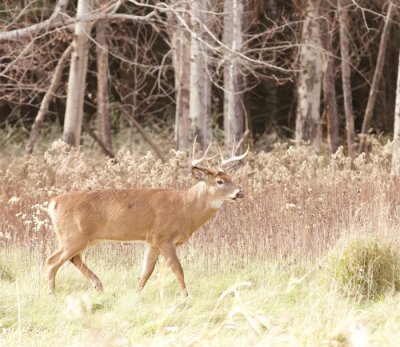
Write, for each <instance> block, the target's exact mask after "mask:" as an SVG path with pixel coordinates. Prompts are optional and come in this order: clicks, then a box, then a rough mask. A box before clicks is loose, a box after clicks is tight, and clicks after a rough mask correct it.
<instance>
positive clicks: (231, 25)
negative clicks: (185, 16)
mask: <svg viewBox="0 0 400 347" xmlns="http://www.w3.org/2000/svg"><path fill="white" fill-rule="evenodd" d="M244 11H245V8H244V2H243V0H225V1H224V14H225V16H224V33H223V43H224V44H225V45H226V46H228V47H229V48H230V50H231V52H229V51H228V52H227V53H226V56H225V57H224V58H225V61H224V63H225V67H224V132H225V145H226V148H227V150H228V151H229V149H230V148H232V147H233V143H234V142H236V143H237V142H238V141H240V139H241V138H242V136H243V133H244V127H245V124H244V120H245V105H244V89H245V78H244V76H243V74H242V72H241V71H240V67H239V65H238V62H237V58H236V57H235V54H234V52H236V51H240V50H241V48H242V44H243V31H244V15H245V14H244ZM232 52H233V53H232Z"/></svg>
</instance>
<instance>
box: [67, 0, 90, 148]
mask: <svg viewBox="0 0 400 347" xmlns="http://www.w3.org/2000/svg"><path fill="white" fill-rule="evenodd" d="M90 8H91V0H79V1H78V9H77V18H78V19H79V17H82V16H84V15H86V14H88V13H89V12H90ZM88 35H90V22H85V21H82V22H77V23H76V24H75V37H74V41H73V43H72V46H73V52H72V56H71V65H70V71H69V78H68V92H67V105H66V110H65V121H64V133H63V140H64V141H65V142H66V143H68V144H69V145H71V146H75V147H76V146H79V143H80V136H81V130H82V118H83V102H84V97H85V82H86V72H87V62H88V51H89V40H88Z"/></svg>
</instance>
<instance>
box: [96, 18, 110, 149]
mask: <svg viewBox="0 0 400 347" xmlns="http://www.w3.org/2000/svg"><path fill="white" fill-rule="evenodd" d="M96 43H97V50H96V52H97V131H98V134H99V138H100V140H101V141H102V142H103V143H104V144H105V146H106V147H107V149H108V150H109V151H110V152H112V139H111V124H110V110H109V108H110V104H109V94H108V78H109V74H108V44H107V40H106V23H105V21H99V22H98V23H97V25H96Z"/></svg>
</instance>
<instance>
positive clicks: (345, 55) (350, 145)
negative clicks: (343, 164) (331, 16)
mask: <svg viewBox="0 0 400 347" xmlns="http://www.w3.org/2000/svg"><path fill="white" fill-rule="evenodd" d="M345 6H346V0H339V2H338V14H339V33H340V53H341V58H342V59H341V67H342V86H343V99H344V113H345V117H346V139H347V150H348V154H349V156H350V157H351V158H354V136H355V135H354V115H353V105H352V96H351V81H350V77H351V76H350V75H351V72H350V53H349V47H350V43H349V38H348V25H349V24H350V22H349V16H348V13H347V9H346V8H345Z"/></svg>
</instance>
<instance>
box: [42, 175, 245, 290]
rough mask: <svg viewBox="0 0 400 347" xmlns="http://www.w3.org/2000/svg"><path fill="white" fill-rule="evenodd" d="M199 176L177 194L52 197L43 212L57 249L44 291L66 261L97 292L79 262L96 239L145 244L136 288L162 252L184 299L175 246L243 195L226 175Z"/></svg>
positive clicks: (152, 191)
mask: <svg viewBox="0 0 400 347" xmlns="http://www.w3.org/2000/svg"><path fill="white" fill-rule="evenodd" d="M205 174H206V175H207V176H208V179H207V181H206V182H199V183H197V184H196V185H195V186H193V187H192V188H190V189H188V190H183V191H177V190H168V189H124V190H117V189H109V190H95V191H75V192H70V193H67V194H64V195H60V196H57V197H55V198H54V199H52V200H51V202H50V204H49V214H50V216H51V219H52V222H53V225H54V230H55V233H56V235H57V238H58V241H59V248H58V250H57V251H56V252H54V253H53V254H52V255H51V256H50V257H49V258H48V259H47V261H46V263H47V267H48V276H49V289H50V292H54V290H55V276H56V273H57V270H58V269H59V267H60V266H61V265H62V264H63V263H64V262H66V261H67V260H71V262H72V263H73V264H74V265H75V266H76V267H77V268H78V269H79V270H80V271H81V272H82V274H83V275H84V276H85V277H87V278H88V279H89V280H91V281H92V282H93V284H94V286H95V288H96V289H98V290H102V284H101V282H100V280H99V278H98V277H97V276H96V275H95V274H94V273H93V272H92V271H91V270H90V269H89V268H88V267H87V266H86V264H85V263H84V262H83V261H82V258H81V254H82V252H83V251H84V250H85V249H86V248H88V247H90V246H93V245H95V244H97V243H98V242H100V241H105V240H113V241H142V242H145V243H146V252H145V257H144V261H143V270H142V275H141V278H140V281H139V289H142V288H143V287H144V285H145V284H146V281H147V280H148V278H149V277H150V275H151V273H152V272H153V269H154V266H155V264H156V262H157V259H158V256H159V254H162V255H163V256H164V257H165V259H166V260H167V262H168V264H169V265H170V267H171V269H172V270H173V272H174V273H175V275H176V277H177V280H178V282H179V285H180V287H181V291H182V294H183V295H187V291H186V285H185V282H184V275H183V270H182V267H181V264H180V262H179V260H178V257H177V255H176V247H177V246H178V245H181V244H183V243H185V242H186V241H187V240H188V239H189V237H190V236H191V235H192V234H193V232H194V231H195V230H196V229H198V228H199V227H200V226H201V225H203V224H204V223H205V222H206V221H207V220H209V219H210V218H212V217H213V216H214V215H215V214H216V212H217V211H218V208H219V207H220V206H221V204H222V201H224V200H232V199H233V200H236V198H237V197H242V196H243V192H242V191H241V190H240V188H238V187H237V186H236V185H235V184H233V183H232V181H231V178H230V177H229V176H228V175H227V174H225V173H223V172H217V171H212V170H209V171H206V172H205ZM221 182H222V183H221Z"/></svg>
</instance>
